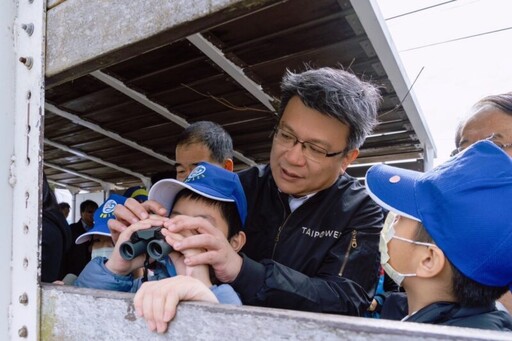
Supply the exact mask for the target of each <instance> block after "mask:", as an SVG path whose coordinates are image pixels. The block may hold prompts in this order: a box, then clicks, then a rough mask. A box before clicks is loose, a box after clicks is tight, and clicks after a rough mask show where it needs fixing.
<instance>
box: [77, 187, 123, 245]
mask: <svg viewBox="0 0 512 341" xmlns="http://www.w3.org/2000/svg"><path fill="white" fill-rule="evenodd" d="M126 199H127V198H125V197H123V196H122V195H119V194H111V195H110V196H109V197H108V198H107V200H105V202H104V203H103V204H101V206H100V207H98V208H97V209H96V211H94V226H93V228H92V229H90V230H89V231H87V232H85V233H83V234H81V235H80V236H78V238H77V239H76V241H75V244H82V243H85V242H86V241H88V240H90V239H91V237H92V235H94V234H99V235H102V236H108V237H110V230H109V228H108V225H107V222H108V220H109V219H115V216H114V209H115V207H116V205H117V204H121V205H123V204H124V203H125V201H126Z"/></svg>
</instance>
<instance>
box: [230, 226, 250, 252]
mask: <svg viewBox="0 0 512 341" xmlns="http://www.w3.org/2000/svg"><path fill="white" fill-rule="evenodd" d="M246 240H247V239H246V236H245V232H243V231H240V232H238V233H237V234H235V235H234V236H233V237H231V239H229V244H230V245H231V247H232V248H233V250H235V251H236V252H238V251H240V250H241V249H242V247H243V246H244V245H245V242H246Z"/></svg>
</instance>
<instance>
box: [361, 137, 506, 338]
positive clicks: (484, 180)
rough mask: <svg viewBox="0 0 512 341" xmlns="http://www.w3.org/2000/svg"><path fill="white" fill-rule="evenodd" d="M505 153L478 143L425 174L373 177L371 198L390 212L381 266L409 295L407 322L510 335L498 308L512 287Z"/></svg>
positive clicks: (380, 170) (382, 172)
mask: <svg viewBox="0 0 512 341" xmlns="http://www.w3.org/2000/svg"><path fill="white" fill-rule="evenodd" d="M502 148H503V146H502V145H501V146H500V145H496V144H495V143H493V142H492V141H491V140H488V141H480V142H476V143H475V144H473V145H472V146H471V147H469V148H468V149H467V150H465V151H464V152H463V153H461V154H459V155H457V156H456V157H455V158H453V159H451V160H449V161H447V162H446V163H444V164H442V165H441V166H439V167H437V168H435V169H433V170H431V171H429V172H426V173H420V172H415V171H410V170H405V169H400V168H396V167H390V166H387V165H376V166H373V167H372V168H370V170H369V171H368V173H367V175H366V184H367V186H368V191H369V192H370V195H371V196H372V197H373V198H374V199H375V200H376V201H377V202H379V203H380V204H381V205H382V206H383V207H384V208H386V209H388V210H389V211H390V213H389V214H388V217H387V218H386V222H385V224H384V228H383V229H382V234H381V241H380V251H381V262H382V266H383V268H384V270H385V271H386V273H387V274H388V275H389V276H390V277H391V278H392V279H393V280H394V281H395V282H396V283H397V284H398V285H402V286H403V287H404V289H405V291H406V293H407V303H408V315H407V316H406V318H405V319H404V320H405V321H411V322H422V323H433V324H443V325H452V326H459V327H471V328H480V329H492V330H503V331H512V318H511V316H510V315H509V314H508V313H507V312H505V311H498V310H497V309H496V305H495V301H496V300H497V299H498V298H499V297H501V296H502V295H503V294H504V293H505V292H507V291H508V289H509V287H511V288H512V263H511V262H510V260H511V259H512V210H510V198H512V158H511V157H510V156H509V155H507V154H506V153H505V151H504V150H503V149H502ZM483 161H484V162H483ZM386 303H387V302H386ZM382 317H384V318H386V316H385V315H384V313H383V315H382Z"/></svg>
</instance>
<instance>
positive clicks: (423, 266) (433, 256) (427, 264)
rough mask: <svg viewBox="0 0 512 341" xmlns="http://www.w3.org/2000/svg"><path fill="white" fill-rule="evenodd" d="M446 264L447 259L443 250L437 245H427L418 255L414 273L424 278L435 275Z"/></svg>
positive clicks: (441, 270)
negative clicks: (418, 258) (419, 255)
mask: <svg viewBox="0 0 512 341" xmlns="http://www.w3.org/2000/svg"><path fill="white" fill-rule="evenodd" d="M446 264H447V261H446V257H445V255H444V253H443V251H441V249H440V248H438V247H437V246H429V247H427V248H426V250H425V252H424V253H423V254H422V255H421V257H420V261H419V263H418V265H417V267H416V275H417V276H418V277H424V278H432V277H436V276H438V275H439V274H440V273H441V272H443V269H444V267H445V265H446Z"/></svg>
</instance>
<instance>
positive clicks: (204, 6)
mask: <svg viewBox="0 0 512 341" xmlns="http://www.w3.org/2000/svg"><path fill="white" fill-rule="evenodd" d="M279 2H281V1H276V0H173V1H168V0H153V1H146V0H130V1H126V0H109V1H90V0H67V1H65V2H62V3H58V2H55V3H53V2H52V3H51V4H53V5H54V7H53V8H50V10H49V11H48V14H47V47H46V76H47V86H50V87H51V86H54V85H56V84H59V83H62V82H65V81H67V80H70V79H73V78H77V77H79V76H82V75H84V74H87V73H89V72H92V71H95V70H97V69H100V68H104V67H107V66H109V65H111V64H113V63H114V62H119V61H121V60H125V59H127V58H130V57H133V56H136V55H138V54H140V53H143V52H146V51H149V50H151V49H154V48H156V47H159V46H162V45H164V44H168V43H171V42H173V41H175V40H178V39H181V38H184V37H186V36H188V35H190V34H193V33H197V32H200V31H203V30H206V29H208V28H211V27H213V26H215V25H219V24H220V23H223V22H226V21H229V20H231V19H233V18H236V17H240V16H243V15H244V14H247V13H250V12H253V11H257V10H260V9H262V8H265V7H268V6H270V5H272V4H275V3H279ZM57 4H58V6H57Z"/></svg>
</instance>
